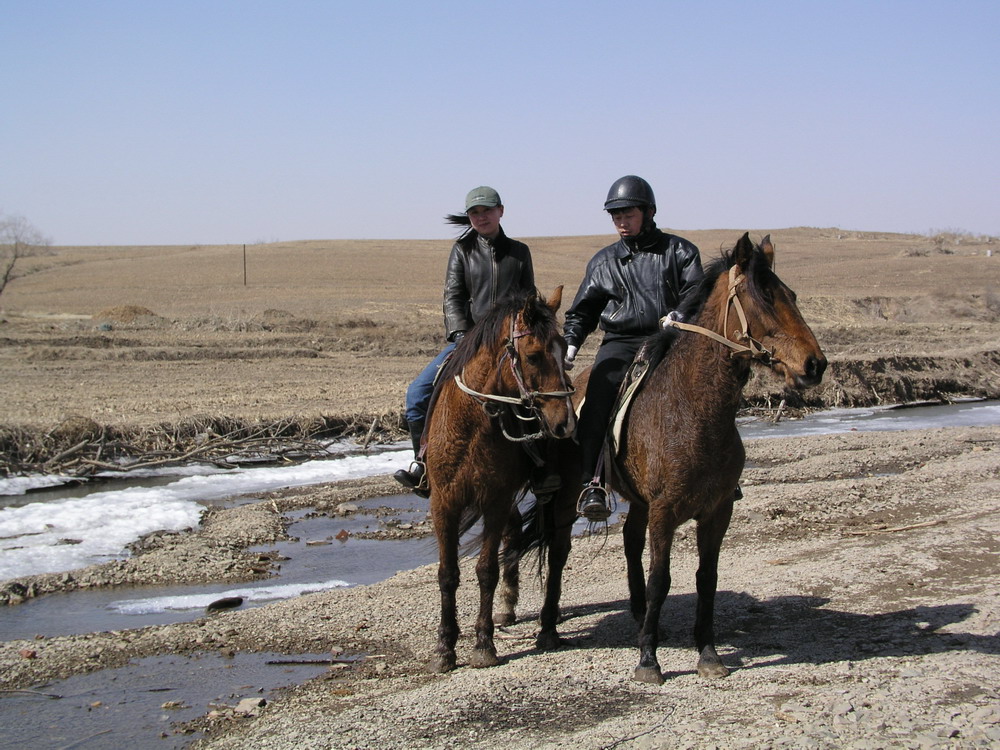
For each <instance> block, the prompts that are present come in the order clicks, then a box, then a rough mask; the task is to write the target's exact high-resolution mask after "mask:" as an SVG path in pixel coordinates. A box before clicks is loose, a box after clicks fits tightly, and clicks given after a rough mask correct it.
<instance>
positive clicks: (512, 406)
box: [455, 315, 575, 442]
mask: <svg viewBox="0 0 1000 750" xmlns="http://www.w3.org/2000/svg"><path fill="white" fill-rule="evenodd" d="M516 321H517V315H512V316H511V320H510V334H509V335H508V336H507V341H506V342H505V343H504V352H503V355H501V357H500V360H499V361H498V362H497V381H498V382H500V381H501V379H502V375H503V366H504V362H509V363H510V370H511V374H512V375H513V376H514V382H515V383H517V390H518V393H519V394H520V395H519V396H518V397H514V396H500V395H497V394H494V393H480V392H479V391H476V390H473V389H472V388H470V387H469V386H467V385H466V384H465V381H464V379H463V376H464V374H465V370H464V369H463V370H462V372H461V373H460V374H458V375H456V376H455V384H456V385H457V386H458V387H459V388H460V389H461V390H462V391H464V392H465V393H467V394H469V395H470V396H472V398H473V399H475V400H476V401H478V402H479V405H480V406H482V407H483V411H484V412H485V413H486V415H487V416H488V417H489V418H490V419H494V418H496V417H501V419H500V429H501V430H502V431H503V435H504V437H505V438H507V439H508V440H511V441H513V442H523V441H527V440H538V439H539V438H542V437H545V431H544V429H543V428H542V419H541V412H540V409H539V405H538V402H539V400H541V399H545V398H569V397H570V396H572V395H573V393H574V392H575V391H574V389H573V387H572V386H571V387H570V388H569V390H565V391H529V390H528V387H527V385H525V382H524V373H523V371H522V369H521V357H520V355H519V354H518V352H517V340H518V339H519V338H522V337H524V336H527V335H528V334H529V333H531V331H528V330H526V329H518V328H517V325H516ZM504 412H506V413H507V414H509V415H511V416H512V417H513V418H515V419H517V420H519V421H521V422H524V423H528V422H531V421H534V422H535V423H536V425H537V426H536V427H535V428H534V429H535V432H532V433H530V434H524V435H512V434H510V433H509V432H508V430H507V427H506V426H505V425H504V420H503V419H502V415H503V413H504Z"/></svg>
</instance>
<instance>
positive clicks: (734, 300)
mask: <svg viewBox="0 0 1000 750" xmlns="http://www.w3.org/2000/svg"><path fill="white" fill-rule="evenodd" d="M745 281H746V276H744V275H743V274H742V273H739V267H738V266H733V267H732V268H730V269H729V298H728V300H727V301H726V314H725V316H724V318H723V322H722V331H723V333H725V332H726V331H728V330H729V308H730V306H732V307H733V308H735V309H736V314H737V315H738V316H739V319H740V325H741V326H742V327H743V330H742V331H741V330H738V329H737V330H734V331H733V335H734V336H735V337H736V339H737V341H733V340H732V339H730V338H728V337H726V336H721V335H719V334H718V333H716V332H715V331H712V330H709V329H708V328H702V327H701V326H696V325H692V324H690V323H681V322H680V321H677V320H671V321H668V323H669V325H671V326H673V327H674V328H679V329H681V330H682V331H691V332H693V333H700V334H701V335H703V336H708V337H709V338H710V339H713V340H715V341H718V342H719V343H720V344H724V345H725V346H728V347H729V348H730V349H732V351H731V352H730V353H729V356H730V357H738V356H748V357H750V359H755V360H757V361H758V362H761V363H763V364H765V365H767V366H768V367H772V366H773V365H775V364H777V363H778V362H779V360H778V359H777V358H775V356H774V349H773V348H772V349H770V350H768V349H767V348H766V347H765V346H764V345H763V344H762V343H761V342H759V341H758V340H757V339H755V338H754V337H753V336H751V335H750V324H749V323H748V322H747V316H746V313H745V312H744V311H743V303H741V302H740V298H739V296H738V295H737V294H736V291H737V288H738V287H739V285H740V284H742V283H744V282H745ZM740 341H745V342H747V343H745V344H742V343H738V342H740Z"/></svg>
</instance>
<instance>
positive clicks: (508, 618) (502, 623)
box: [493, 612, 517, 628]
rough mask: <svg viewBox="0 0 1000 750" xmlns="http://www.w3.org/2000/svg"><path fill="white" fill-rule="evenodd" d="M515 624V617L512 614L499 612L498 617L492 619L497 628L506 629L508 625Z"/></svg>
mask: <svg viewBox="0 0 1000 750" xmlns="http://www.w3.org/2000/svg"><path fill="white" fill-rule="evenodd" d="M516 622H517V617H515V616H514V613H513V612H501V613H500V614H499V615H497V616H496V617H494V618H493V623H494V624H495V625H496V626H497V627H499V628H506V627H508V626H509V625H513V624H514V623H516Z"/></svg>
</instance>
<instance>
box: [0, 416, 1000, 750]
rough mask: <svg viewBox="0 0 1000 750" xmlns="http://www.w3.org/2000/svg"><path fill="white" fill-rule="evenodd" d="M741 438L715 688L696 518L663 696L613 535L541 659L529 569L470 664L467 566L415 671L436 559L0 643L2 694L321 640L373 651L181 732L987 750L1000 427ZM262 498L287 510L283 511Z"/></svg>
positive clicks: (681, 564) (591, 545) (305, 647)
mask: <svg viewBox="0 0 1000 750" xmlns="http://www.w3.org/2000/svg"><path fill="white" fill-rule="evenodd" d="M748 448H749V450H748V453H749V461H750V467H751V468H748V469H747V471H746V473H745V475H744V487H745V491H746V497H745V499H744V500H742V501H741V502H739V503H738V504H737V511H736V515H735V517H734V521H733V524H732V527H731V530H730V534H729V536H728V537H727V540H726V543H725V544H724V546H723V555H722V562H721V569H720V594H719V600H718V603H717V617H716V623H717V637H718V642H719V646H720V648H719V652H720V655H721V656H722V658H723V660H724V661H725V663H726V664H727V665H728V666H730V667H731V668H733V672H732V674H731V675H730V676H729V677H727V678H725V679H722V680H718V681H706V680H704V679H702V678H699V677H698V676H697V674H696V672H695V660H696V655H695V653H694V649H693V646H692V641H691V636H690V633H691V629H692V627H693V615H694V572H695V556H694V540H693V528H692V527H690V526H686V527H683V528H682V530H681V532H680V533H679V538H678V541H677V543H676V544H675V548H674V555H673V566H672V568H673V580H674V586H673V589H672V592H671V595H670V597H669V598H668V600H667V603H666V604H665V609H664V617H663V627H664V632H663V639H662V641H661V645H660V650H659V656H660V661H661V665H662V667H663V670H664V674H665V676H666V678H667V680H666V682H665V684H664V685H662V686H660V687H654V686H650V685H648V684H644V683H639V682H636V681H634V680H633V679H632V671H633V669H634V667H635V664H636V663H637V660H638V651H637V648H636V646H635V638H636V627H635V625H634V623H633V621H632V619H631V616H630V615H629V614H628V609H627V605H626V599H627V588H626V584H625V577H624V561H623V556H622V542H621V536H620V533H619V529H618V528H616V527H613V528H611V529H609V531H608V533H607V534H604V533H603V532H601V533H595V534H593V535H591V536H588V537H584V538H581V539H578V540H577V541H576V543H575V545H574V549H573V553H572V557H571V559H570V566H569V568H568V569H567V572H566V577H565V588H564V595H563V607H564V622H563V623H562V625H561V633H562V635H563V636H564V637H565V638H567V639H568V640H569V641H570V645H568V646H567V647H564V648H562V649H560V650H558V651H555V652H547V653H542V652H538V651H536V650H535V649H534V635H535V632H536V629H537V622H536V618H537V612H538V608H539V606H540V590H539V586H538V583H537V581H536V580H535V579H534V578H533V577H531V576H530V575H526V576H525V582H524V583H523V585H522V597H521V605H520V607H519V613H520V616H521V617H522V618H523V619H521V620H520V621H519V622H518V623H517V624H515V625H513V626H511V627H509V628H505V629H503V630H502V631H501V632H500V633H499V638H498V649H499V651H500V654H501V657H502V660H503V661H502V664H501V665H500V666H498V667H494V668H490V669H482V670H477V669H473V668H470V667H468V666H467V665H465V663H464V660H465V659H467V658H468V656H469V653H470V648H471V643H470V640H469V634H470V632H471V630H472V624H473V620H474V617H475V608H476V604H477V599H478V594H477V587H476V586H475V583H474V581H475V576H474V572H473V571H472V568H471V565H472V561H466V564H465V568H464V569H463V585H462V586H461V587H460V589H459V600H460V623H461V624H462V626H463V629H464V634H463V637H462V638H461V639H460V641H459V662H460V666H459V668H458V669H457V670H456V671H454V672H452V673H450V674H447V675H432V674H429V673H428V672H427V671H426V666H425V665H426V663H427V661H428V659H429V656H430V654H431V651H432V648H433V644H434V639H435V629H436V625H437V616H438V612H437V601H438V596H437V583H436V569H435V566H426V567H423V568H419V569H417V570H413V571H408V572H405V573H401V574H399V575H397V576H395V577H393V578H392V579H389V580H387V581H385V582H382V583H380V584H377V585H373V586H365V587H357V588H353V589H347V590H337V591H330V592H324V593H320V594H313V595H308V596H303V597H299V598H296V599H293V600H289V601H285V602H281V603H276V604H273V605H269V606H265V607H261V608H257V609H251V610H245V611H234V612H229V613H224V614H219V615H215V616H212V617H209V618H204V619H202V620H198V621H196V622H193V623H184V624H177V625H167V626H162V627H151V628H145V629H142V630H135V631H126V632H112V633H99V634H90V635H85V636H73V637H65V638H52V639H46V640H36V641H13V642H7V643H3V644H0V674H2V679H0V687H4V688H8V689H11V688H17V687H26V686H29V685H32V684H36V683H37V682H39V681H40V680H42V679H46V678H51V677H56V676H64V675H68V674H72V673H77V672H81V671H89V670H94V669H101V668H108V667H111V666H116V665H119V664H123V663H125V662H126V661H128V660H129V659H130V658H135V657H139V656H144V655H150V654H154V653H168V652H185V651H190V652H197V651H204V650H213V651H222V652H223V653H226V652H235V651H239V650H271V651H283V652H285V653H290V654H292V653H315V652H317V651H323V650H332V651H334V652H337V653H340V652H341V651H343V652H344V653H347V654H364V655H365V657H366V658H365V659H364V660H363V661H362V662H361V663H360V665H358V666H356V667H351V668H343V667H338V668H332V669H331V670H330V671H329V672H328V673H327V674H326V675H324V676H323V677H320V678H317V679H314V680H312V681H310V682H308V683H306V684H305V685H302V686H300V687H298V688H295V689H292V690H290V691H289V692H288V693H287V694H286V695H284V696H283V697H281V698H280V699H278V700H275V701H273V702H270V703H268V704H267V705H265V706H263V707H258V708H256V709H254V710H253V711H251V712H250V713H249V714H235V713H232V712H230V713H225V712H223V713H219V712H215V713H211V712H206V715H205V717H203V718H202V719H200V720H198V721H196V722H194V723H193V724H191V725H190V726H189V727H187V728H188V729H197V730H199V731H207V732H208V735H207V737H206V738H205V739H203V740H200V741H198V742H197V743H196V745H197V746H198V747H204V748H235V747H248V746H249V747H260V748H376V747H377V748H439V747H453V746H462V747H469V748H476V747H484V748H485V747H495V746H497V745H502V746H507V747H509V748H518V749H519V748H550V747H553V748H554V747H579V748H609V747H627V748H660V747H671V748H687V747H691V748H711V747H719V748H734V747H753V748H761V747H794V748H800V747H805V748H834V747H836V748H844V747H850V748H896V747H913V748H936V747H942V748H966V747H970V748H971V747H997V746H998V745H1000V700H998V693H1000V690H998V688H997V682H996V674H997V671H998V667H1000V632H998V631H1000V576H998V573H1000V561H998V552H1000V516H998V514H997V512H996V511H997V509H998V504H1000V500H998V498H1000V452H998V451H1000V428H955V429H942V430H923V431H913V432H900V433H848V434H844V435H830V436H812V437H807V438H799V439H774V440H757V441H754V442H752V443H750V444H749V445H748ZM380 481H384V478H383V479H382V480H379V482H380ZM379 482H374V486H373V487H371V488H367V489H366V488H365V487H364V486H358V485H355V486H353V487H348V488H340V489H339V490H338V489H337V488H336V487H329V488H315V489H314V490H313V492H315V493H316V494H315V495H313V496H312V497H311V499H310V496H309V493H308V492H302V493H299V494H297V495H296V496H295V497H294V498H284V499H282V500H281V503H288V504H291V505H295V506H296V507H301V506H302V505H303V504H304V503H305V504H308V503H310V502H314V503H316V504H318V505H320V506H323V505H324V504H329V503H331V502H337V501H339V500H340V499H341V498H343V497H350V496H360V495H364V494H366V492H368V491H369V490H371V491H374V490H375V487H377V486H378V484H379ZM331 493H332V494H331ZM260 505H264V506H268V505H270V506H272V513H273V512H274V506H278V508H279V511H280V505H279V504H278V501H274V502H272V501H271V500H268V501H265V503H262V504H260ZM250 508H251V510H250V511H247V512H246V513H244V514H240V516H239V519H240V520H239V521H234V523H236V524H248V525H249V527H248V528H245V529H243V530H242V531H240V532H239V533H241V534H243V535H244V536H245V537H246V538H256V537H257V535H256V534H255V533H254V531H253V530H252V528H250V527H254V526H257V525H260V523H262V522H261V521H260V520H259V519H258V520H248V519H252V518H253V517H254V513H255V512H256V513H257V514H259V513H260V512H261V508H259V507H258V508H257V509H256V511H254V510H253V506H250ZM234 518H236V516H234ZM265 525H266V522H265ZM191 536H192V538H193V537H196V536H197V535H191ZM192 543H194V542H192ZM26 650H27V651H32V652H33V658H26V657H25V655H24V652H25V651H26ZM179 729H183V728H179Z"/></svg>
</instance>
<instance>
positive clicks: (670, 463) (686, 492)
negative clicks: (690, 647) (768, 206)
mask: <svg viewBox="0 0 1000 750" xmlns="http://www.w3.org/2000/svg"><path fill="white" fill-rule="evenodd" d="M773 269H774V247H773V246H772V245H771V242H770V236H768V237H765V238H764V240H763V241H762V242H761V243H760V245H759V246H758V245H755V244H754V243H753V242H752V241H751V240H750V238H749V235H746V234H745V235H743V237H742V238H740V240H739V241H738V242H737V244H736V246H735V247H734V248H733V249H732V250H731V251H729V252H726V253H723V255H722V257H721V258H719V259H718V260H716V261H714V262H713V263H712V264H710V265H709V266H708V267H707V268H706V270H705V279H704V281H703V282H702V285H701V288H700V292H699V294H698V295H697V296H696V299H694V300H693V301H692V302H691V304H690V306H689V309H687V310H682V311H681V312H682V313H684V314H685V319H686V320H691V321H692V322H693V324H692V325H685V324H673V325H674V328H672V329H668V330H666V331H664V332H662V333H660V334H657V335H656V336H654V337H652V338H651V339H650V341H649V342H648V345H649V354H648V362H649V364H648V366H647V367H648V372H647V375H646V379H645V381H644V383H643V385H642V387H641V390H639V391H638V392H637V393H636V396H635V398H634V400H633V402H632V405H631V408H630V410H629V411H628V415H627V418H626V420H625V423H624V430H623V434H622V440H621V442H620V444H619V449H618V452H617V455H616V456H614V457H613V458H611V459H610V460H609V462H608V469H609V482H610V484H611V485H612V486H613V487H614V488H615V489H616V490H617V491H618V492H619V493H620V494H621V495H622V497H623V498H625V499H626V500H628V501H629V512H628V517H627V519H626V521H625V525H624V529H623V534H624V537H625V557H626V564H627V572H628V583H629V595H630V600H631V610H632V614H633V615H634V616H635V618H636V620H637V621H638V622H639V623H640V624H641V630H640V633H639V651H640V659H639V665H638V666H637V667H636V670H635V678H636V679H637V680H641V681H644V682H652V683H655V684H661V683H662V682H663V676H662V674H661V672H660V665H659V662H658V661H657V659H656V649H657V645H658V641H659V623H660V610H661V608H662V605H663V602H664V601H665V599H666V597H667V593H668V591H669V589H670V548H671V544H672V542H673V538H674V531H675V530H676V529H677V527H678V526H680V525H681V524H682V523H684V522H686V521H689V520H691V519H694V520H695V521H696V522H697V539H698V555H699V566H698V572H697V575H696V583H697V591H698V603H697V610H696V614H695V626H694V639H695V645H696V647H697V649H698V653H699V658H698V673H699V674H700V675H702V676H703V677H723V676H725V675H727V674H728V673H729V670H728V669H727V668H726V667H725V666H724V665H723V663H722V661H721V660H720V658H719V656H718V654H717V653H716V650H715V633H714V625H713V620H714V607H715V593H716V588H717V581H718V562H719V550H720V548H721V546H722V539H723V537H724V536H725V534H726V530H727V529H728V527H729V521H730V518H731V516H732V512H733V501H734V497H735V494H734V493H735V490H736V488H737V483H738V482H739V478H740V474H741V473H742V471H743V465H744V460H745V453H744V449H743V442H742V440H741V439H740V435H739V432H738V431H737V428H736V412H737V407H738V406H739V402H740V397H741V394H742V391H743V387H744V385H745V384H746V382H747V379H748V377H749V375H750V368H751V365H753V364H758V365H762V366H764V367H767V368H769V369H771V370H772V371H773V372H775V373H776V374H777V375H779V376H781V377H783V378H784V380H785V382H786V383H787V385H788V386H790V387H792V388H804V387H806V386H810V385H815V384H817V383H819V382H820V380H821V379H822V376H823V371H824V370H825V369H826V358H825V357H824V355H823V352H822V351H821V349H820V347H819V344H818V343H817V342H816V338H815V337H814V336H813V334H812V331H811V330H810V329H809V326H808V325H806V323H805V321H804V320H803V319H802V315H801V313H800V312H799V310H798V307H797V306H796V302H795V293H794V292H792V290H791V289H789V288H788V287H787V286H786V285H785V284H784V283H783V282H782V281H781V280H780V279H779V278H778V277H777V276H776V275H775V273H774V270H773ZM584 379H585V376H584V378H580V379H578V383H577V384H578V386H579V391H578V393H582V392H583V391H584V388H583V385H582V383H583V381H584ZM561 446H562V448H563V453H564V467H563V476H564V478H566V481H564V484H565V485H566V487H565V488H564V490H563V491H562V494H561V496H560V498H559V501H558V502H557V503H551V504H550V506H552V508H553V510H551V511H549V519H548V522H547V530H546V531H545V532H544V534H543V536H544V535H547V536H546V537H545V539H544V542H545V545H544V546H545V549H546V551H547V553H548V557H549V570H550V574H549V579H548V581H547V586H546V596H545V603H544V605H543V608H542V611H541V631H540V632H539V635H538V639H537V645H538V647H539V648H554V647H556V646H557V645H559V643H560V640H559V638H558V636H557V634H556V622H557V620H558V616H559V594H560V588H561V582H560V580H559V575H560V573H561V571H562V568H563V565H564V563H565V560H566V555H567V554H568V552H569V545H570V542H569V535H570V531H571V524H572V514H573V509H574V507H575V501H576V495H577V494H578V493H579V486H578V485H577V484H576V481H575V480H576V478H577V477H579V475H580V469H579V466H578V465H576V464H575V461H576V460H577V456H576V455H575V453H576V452H575V451H574V450H572V443H571V442H570V441H566V443H562V444H561ZM570 479H572V480H573V481H569V480H570ZM537 511H538V509H536V512H537ZM539 515H541V514H539ZM553 516H555V517H553ZM647 528H648V532H649V545H650V553H651V554H650V572H649V578H648V580H644V573H643V564H642V554H643V550H644V547H645V539H646V531H647ZM527 538H530V535H526V539H527ZM553 557H555V558H556V559H554V560H553ZM552 571H556V575H555V577H553V575H552Z"/></svg>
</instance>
